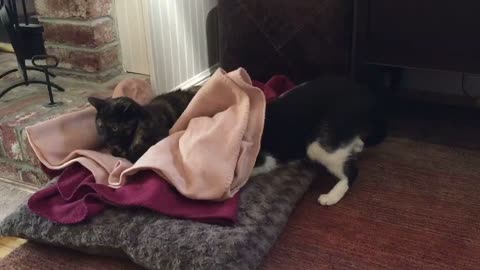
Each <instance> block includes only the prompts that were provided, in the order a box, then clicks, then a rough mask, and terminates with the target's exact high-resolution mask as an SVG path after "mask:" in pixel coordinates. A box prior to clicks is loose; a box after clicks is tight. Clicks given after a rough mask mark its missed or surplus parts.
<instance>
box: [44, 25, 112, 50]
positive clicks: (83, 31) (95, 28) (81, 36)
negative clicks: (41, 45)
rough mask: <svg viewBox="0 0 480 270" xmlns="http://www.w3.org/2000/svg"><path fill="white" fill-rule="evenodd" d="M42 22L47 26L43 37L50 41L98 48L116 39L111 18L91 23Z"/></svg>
mask: <svg viewBox="0 0 480 270" xmlns="http://www.w3.org/2000/svg"><path fill="white" fill-rule="evenodd" d="M42 24H43V26H44V28H45V31H44V33H43V37H44V39H45V41H47V42H50V43H57V44H64V45H71V46H84V47H90V48H96V47H100V46H102V45H105V44H107V43H110V42H113V41H115V40H116V34H115V28H114V23H113V20H112V19H111V18H108V19H105V20H103V19H101V21H99V22H98V23H92V24H91V25H79V24H71V23H52V22H43V23H42Z"/></svg>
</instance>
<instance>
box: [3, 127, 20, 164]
mask: <svg viewBox="0 0 480 270" xmlns="http://www.w3.org/2000/svg"><path fill="white" fill-rule="evenodd" d="M0 136H1V137H2V143H3V149H4V150H5V154H6V155H5V156H6V157H7V158H10V159H14V160H21V159H22V151H21V147H20V144H19V142H18V140H17V134H16V132H15V128H14V127H11V126H8V125H0Z"/></svg>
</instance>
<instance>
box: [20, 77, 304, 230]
mask: <svg viewBox="0 0 480 270" xmlns="http://www.w3.org/2000/svg"><path fill="white" fill-rule="evenodd" d="M253 83H254V85H255V86H257V87H259V88H260V89H262V90H263V91H264V93H265V95H266V97H267V100H269V101H270V100H272V99H274V98H275V97H277V96H279V95H281V94H282V93H284V92H287V91H288V90H289V89H291V88H292V87H293V86H294V84H293V83H292V82H291V81H290V80H289V79H288V78H287V77H285V76H274V77H272V79H271V80H269V81H268V82H267V83H265V84H263V83H261V82H255V81H254V82H253ZM48 173H50V174H57V173H58V171H57V172H55V171H51V170H48ZM134 177H135V181H129V182H128V183H127V184H125V185H124V186H122V187H120V188H116V189H115V188H111V187H109V186H107V185H102V184H98V183H96V182H95V178H94V176H93V174H92V173H91V172H90V171H89V170H88V169H86V168H85V167H83V166H82V165H81V164H79V163H74V164H72V165H71V166H69V167H67V168H66V169H64V170H63V172H62V173H61V175H60V177H59V178H58V181H57V183H56V184H54V185H52V186H50V187H47V188H45V189H42V190H40V191H38V192H37V193H35V194H34V195H33V196H32V197H31V198H30V199H29V201H28V207H29V208H30V210H31V211H32V212H34V213H35V214H37V215H39V216H42V217H44V218H47V219H49V220H51V221H53V222H57V223H61V224H76V223H80V222H82V221H85V220H88V219H89V218H91V217H93V216H96V215H98V214H99V213H101V212H102V211H103V210H105V209H106V208H107V207H108V206H114V207H143V208H147V209H150V210H153V211H155V212H157V213H160V214H163V215H166V216H171V217H175V218H184V219H191V220H195V221H200V222H205V223H215V224H223V225H231V224H233V223H234V222H235V221H236V217H237V210H238V202H239V194H238V193H237V194H235V195H234V197H232V198H230V199H227V200H225V201H201V200H192V199H189V198H186V197H184V196H183V195H181V194H180V193H179V192H178V191H176V190H175V189H174V188H173V187H172V186H171V185H170V184H169V183H168V182H166V181H165V180H163V179H162V178H161V177H160V176H159V175H158V174H156V173H155V172H153V171H144V172H140V173H138V174H136V175H135V176H134Z"/></svg>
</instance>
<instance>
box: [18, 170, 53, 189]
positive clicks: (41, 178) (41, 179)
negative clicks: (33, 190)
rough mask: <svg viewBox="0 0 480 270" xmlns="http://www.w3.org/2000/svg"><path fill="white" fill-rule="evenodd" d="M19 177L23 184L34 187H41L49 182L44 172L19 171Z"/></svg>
mask: <svg viewBox="0 0 480 270" xmlns="http://www.w3.org/2000/svg"><path fill="white" fill-rule="evenodd" d="M20 176H21V179H22V182H23V183H26V184H30V185H34V186H42V185H44V184H46V183H47V182H48V180H49V178H48V176H47V175H46V174H45V173H44V172H41V171H36V170H28V169H27V170H22V171H20Z"/></svg>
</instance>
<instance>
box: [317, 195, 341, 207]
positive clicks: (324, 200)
mask: <svg viewBox="0 0 480 270" xmlns="http://www.w3.org/2000/svg"><path fill="white" fill-rule="evenodd" d="M342 197H343V196H337V194H331V193H327V194H322V195H320V197H318V203H320V204H321V205H324V206H328V205H334V204H336V203H338V202H339V201H340V200H341V199H342Z"/></svg>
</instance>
